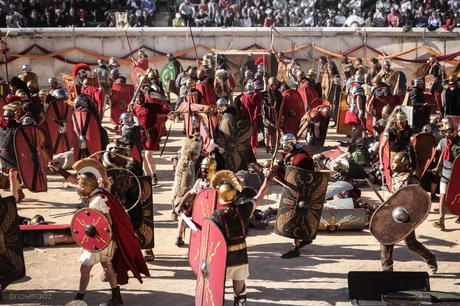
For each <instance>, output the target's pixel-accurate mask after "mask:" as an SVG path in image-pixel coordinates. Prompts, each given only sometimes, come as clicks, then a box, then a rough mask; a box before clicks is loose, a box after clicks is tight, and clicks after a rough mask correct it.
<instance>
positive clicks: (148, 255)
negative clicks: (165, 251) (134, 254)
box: [144, 250, 155, 262]
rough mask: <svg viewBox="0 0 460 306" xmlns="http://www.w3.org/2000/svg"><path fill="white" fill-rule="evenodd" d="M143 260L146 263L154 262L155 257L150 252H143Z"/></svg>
mask: <svg viewBox="0 0 460 306" xmlns="http://www.w3.org/2000/svg"><path fill="white" fill-rule="evenodd" d="M144 260H145V261H146V262H152V261H154V260H155V255H154V254H153V252H152V250H148V251H145V253H144Z"/></svg>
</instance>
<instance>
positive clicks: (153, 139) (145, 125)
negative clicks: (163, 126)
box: [133, 103, 170, 150]
mask: <svg viewBox="0 0 460 306" xmlns="http://www.w3.org/2000/svg"><path fill="white" fill-rule="evenodd" d="M169 111H170V109H169V106H168V105H167V104H164V103H163V104H161V105H160V104H157V103H145V104H144V105H140V104H137V103H136V104H135V105H134V109H133V112H134V115H136V116H137V118H138V119H139V125H140V126H141V127H142V146H143V148H144V150H159V149H160V137H161V136H160V135H161V134H160V133H161V130H159V129H158V120H159V119H158V118H159V115H161V114H168V113H169Z"/></svg>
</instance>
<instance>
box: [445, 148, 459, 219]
mask: <svg viewBox="0 0 460 306" xmlns="http://www.w3.org/2000/svg"><path fill="white" fill-rule="evenodd" d="M446 203H447V207H449V210H450V211H451V212H452V213H453V214H455V215H457V216H460V158H458V157H457V158H456V159H455V161H454V164H453V165H452V174H451V175H450V180H449V184H448V185H447V194H446Z"/></svg>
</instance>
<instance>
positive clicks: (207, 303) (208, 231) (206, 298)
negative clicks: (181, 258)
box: [195, 219, 227, 306]
mask: <svg viewBox="0 0 460 306" xmlns="http://www.w3.org/2000/svg"><path fill="white" fill-rule="evenodd" d="M201 240H202V242H203V245H202V248H201V250H200V257H199V273H198V275H197V276H198V277H197V280H196V291H195V305H196V306H214V305H223V303H224V289H225V273H226V269H227V243H226V241H225V237H224V235H223V234H222V232H221V230H220V229H219V227H218V226H217V225H216V224H215V223H214V222H212V221H211V220H208V219H206V220H205V221H204V222H203V230H202V236H201Z"/></svg>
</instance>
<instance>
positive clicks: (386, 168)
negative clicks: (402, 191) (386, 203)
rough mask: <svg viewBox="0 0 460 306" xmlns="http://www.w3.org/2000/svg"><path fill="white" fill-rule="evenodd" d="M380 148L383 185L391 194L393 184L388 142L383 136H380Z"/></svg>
mask: <svg viewBox="0 0 460 306" xmlns="http://www.w3.org/2000/svg"><path fill="white" fill-rule="evenodd" d="M380 146H381V147H382V164H383V174H384V176H385V183H386V185H387V187H388V190H389V191H390V192H393V183H392V181H391V161H390V142H389V141H388V138H387V137H386V136H385V135H384V134H382V135H380Z"/></svg>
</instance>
